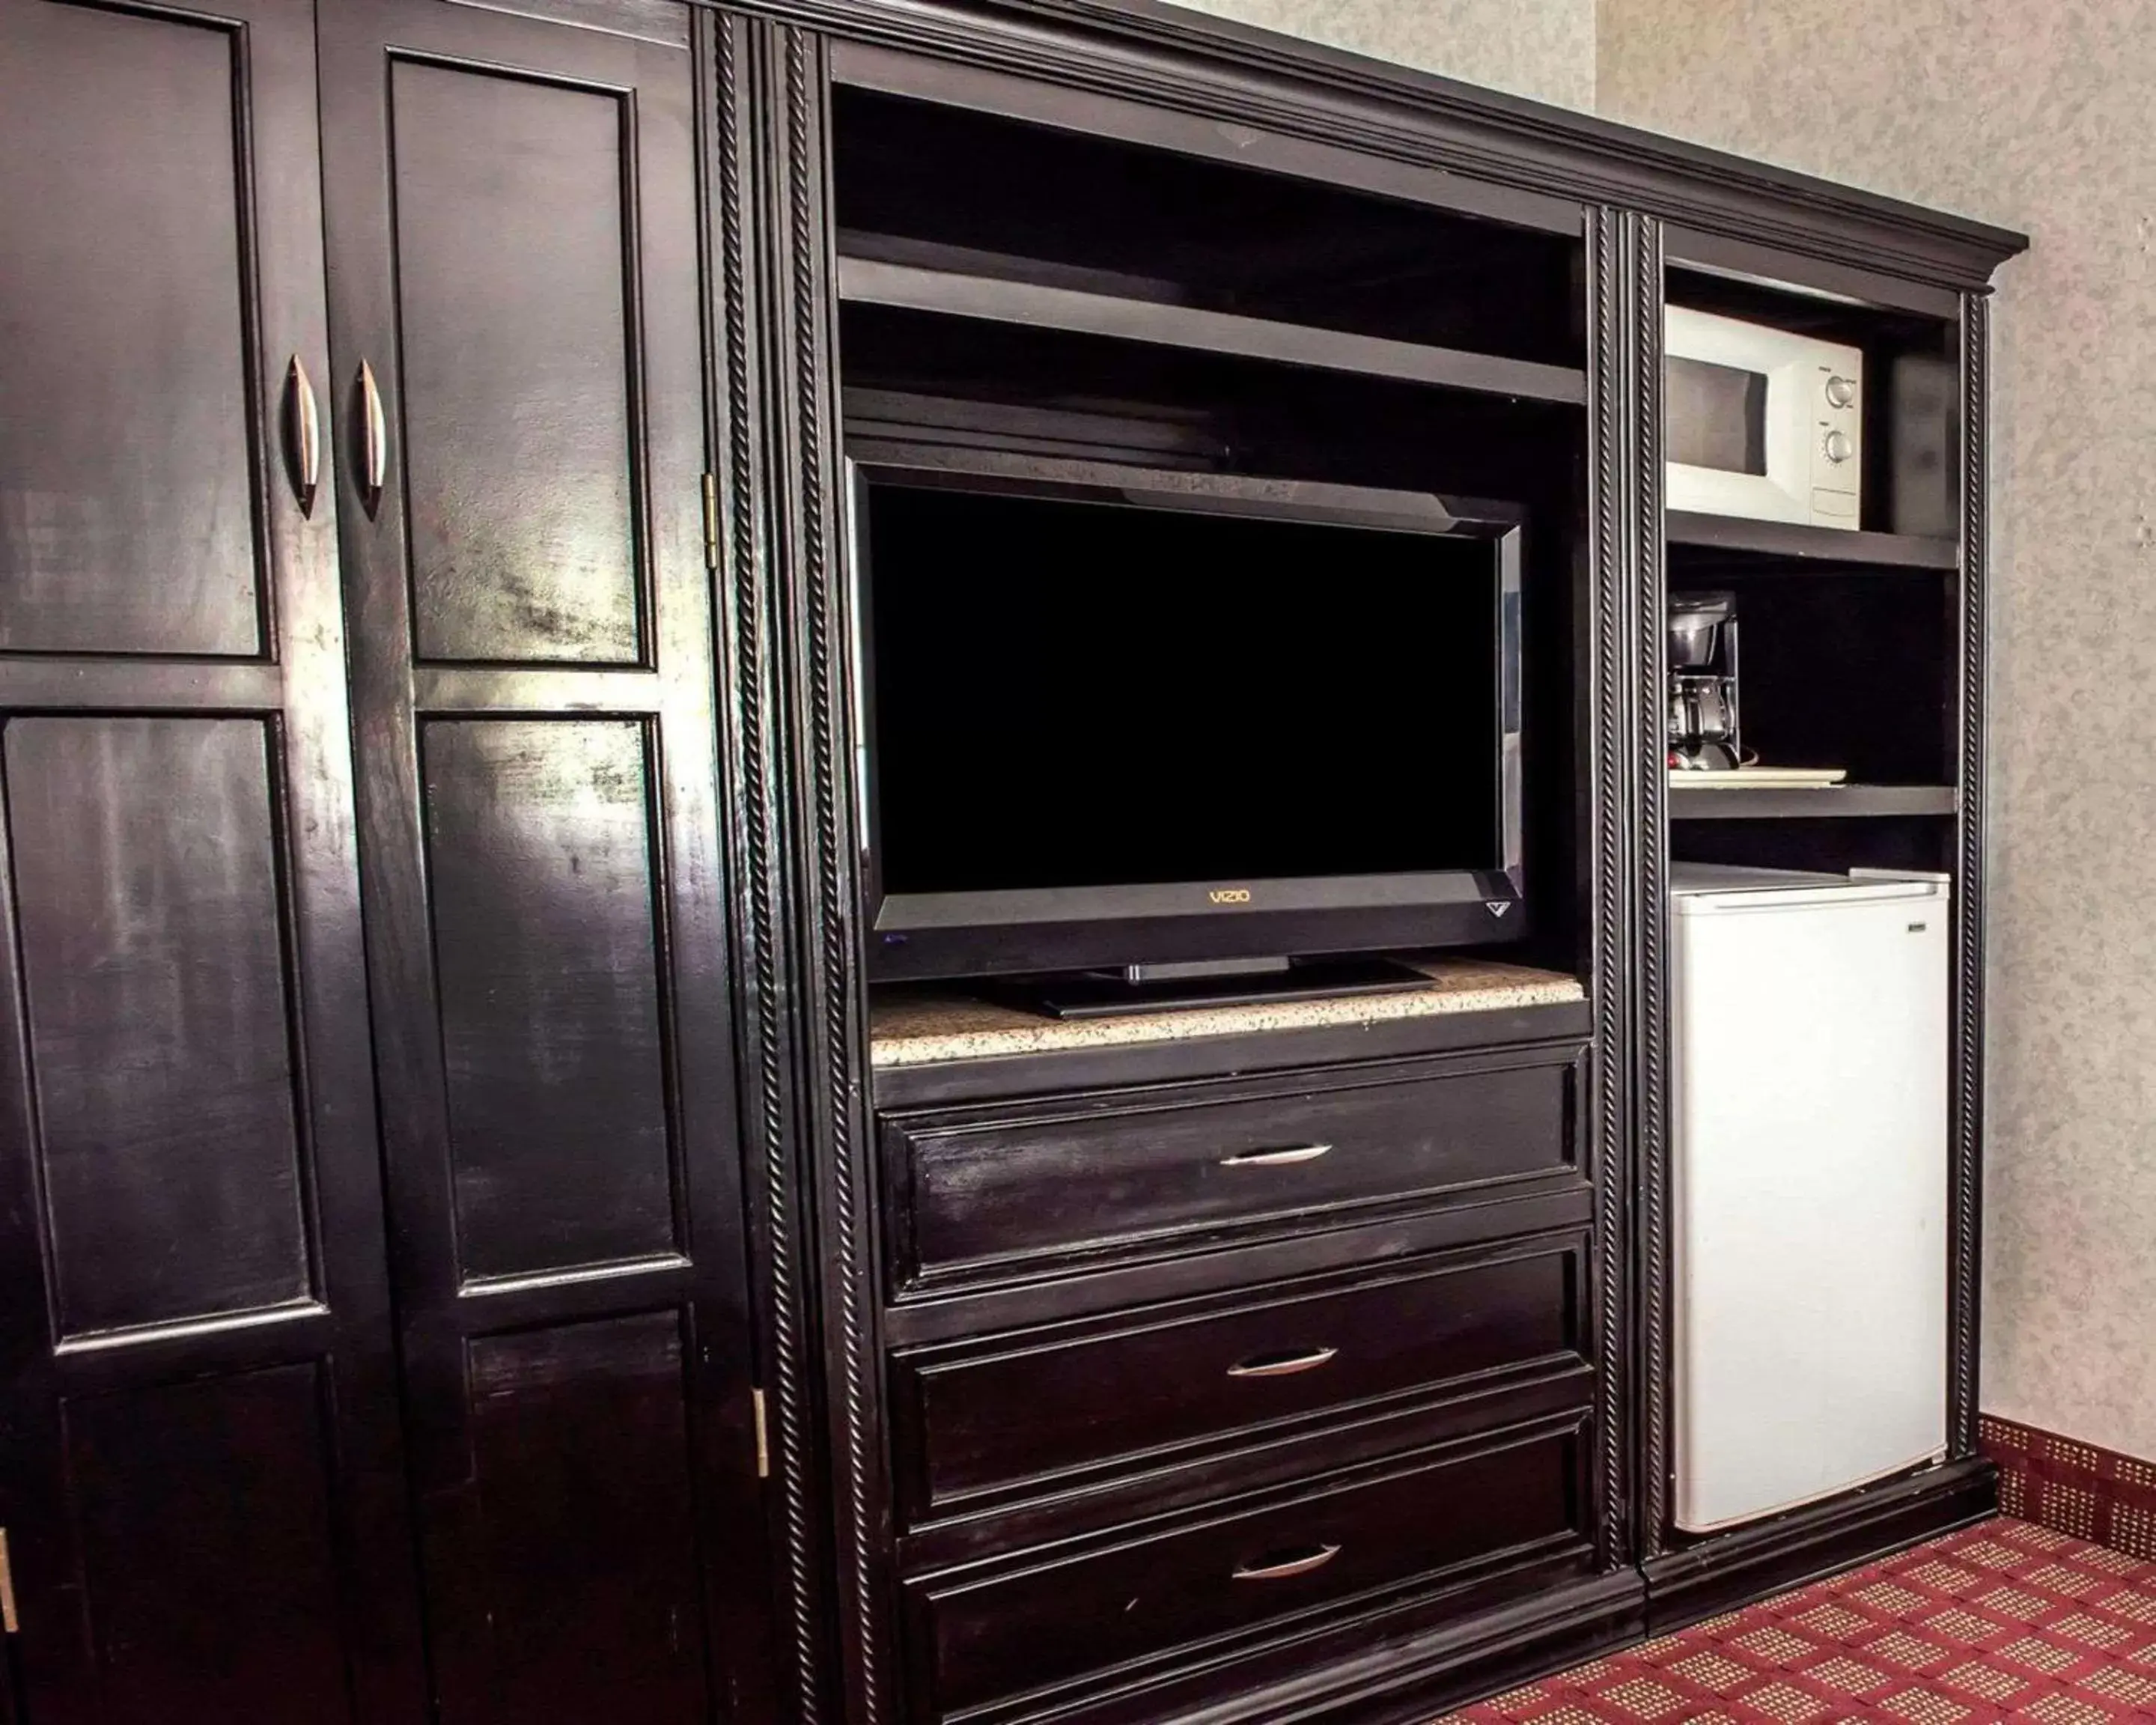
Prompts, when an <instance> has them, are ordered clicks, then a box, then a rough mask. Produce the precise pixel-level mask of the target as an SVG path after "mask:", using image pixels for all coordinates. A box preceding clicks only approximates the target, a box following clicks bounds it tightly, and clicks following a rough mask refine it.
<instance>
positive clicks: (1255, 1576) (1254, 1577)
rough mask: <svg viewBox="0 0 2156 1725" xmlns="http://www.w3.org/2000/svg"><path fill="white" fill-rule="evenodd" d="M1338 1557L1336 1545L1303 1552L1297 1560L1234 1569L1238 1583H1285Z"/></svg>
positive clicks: (1248, 1564) (1255, 1564)
mask: <svg viewBox="0 0 2156 1725" xmlns="http://www.w3.org/2000/svg"><path fill="white" fill-rule="evenodd" d="M1339 1555H1340V1548H1339V1547H1338V1546H1337V1545H1321V1546H1319V1547H1318V1548H1317V1549H1316V1550H1315V1551H1309V1552H1305V1553H1303V1554H1302V1555H1301V1557H1299V1558H1281V1561H1280V1562H1279V1563H1243V1564H1240V1565H1238V1566H1237V1567H1236V1568H1235V1572H1234V1573H1235V1579H1236V1580H1238V1581H1286V1580H1287V1579H1290V1578H1291V1577H1292V1576H1296V1575H1307V1574H1310V1572H1311V1571H1312V1570H1313V1569H1322V1568H1324V1567H1325V1566H1326V1565H1327V1563H1331V1562H1332V1560H1333V1559H1334V1558H1337V1557H1338V1556H1339Z"/></svg>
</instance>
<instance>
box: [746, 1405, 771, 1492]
mask: <svg viewBox="0 0 2156 1725" xmlns="http://www.w3.org/2000/svg"><path fill="white" fill-rule="evenodd" d="M748 1394H749V1399H750V1401H751V1402H752V1403H753V1404H755V1407H756V1476H757V1478H758V1479H760V1480H767V1479H769V1478H770V1477H771V1433H770V1430H768V1428H767V1426H766V1425H765V1424H764V1418H763V1392H762V1390H760V1389H752V1390H751V1391H749V1393H748Z"/></svg>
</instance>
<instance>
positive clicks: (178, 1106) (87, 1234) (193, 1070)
mask: <svg viewBox="0 0 2156 1725" xmlns="http://www.w3.org/2000/svg"><path fill="white" fill-rule="evenodd" d="M268 741H269V738H268V736H267V733H266V732H265V731H264V726H263V725H262V723H261V721H259V720H254V719H179V718H103V719H93V718H74V717H65V718H18V719H16V720H13V721H12V722H10V723H9V724H8V727H7V741H6V749H5V759H6V766H7V783H8V845H9V848H10V850H11V851H12V853H13V855H14V857H15V859H16V865H15V895H16V897H15V915H16V920H17V922H18V925H19V927H20V929H21V938H22V944H23V995H24V999H25V1004H26V1011H25V1017H26V1019H27V1020H28V1028H29V1043H30V1049H29V1053H30V1070H31V1075H32V1078H33V1081H34V1084H35V1087H36V1094H37V1099H38V1122H39V1125H40V1127H41V1128H42V1129H41V1131H40V1133H39V1138H40V1140H41V1142H40V1145H39V1149H40V1152H41V1153H40V1154H39V1156H38V1165H39V1171H40V1173H42V1175H43V1177H44V1189H45V1207H46V1211H47V1216H48V1220H47V1226H48V1228H49V1230H50V1233H51V1239H52V1260H53V1267H54V1284H55V1286H54V1290H53V1293H54V1306H55V1307H56V1308H57V1310H58V1317H59V1325H58V1327H59V1335H60V1336H61V1337H62V1338H63V1339H79V1338H80V1337H84V1336H85V1335H90V1334H94V1333H95V1332H100V1331H107V1330H115V1329H121V1328H125V1327H131V1326H139V1325H143V1324H152V1323H159V1322H177V1321H179V1320H182V1319H186V1318H215V1317H234V1316H235V1315H237V1314H239V1313H243V1312H249V1311H254V1310H259V1309H260V1308H263V1307H275V1306H279V1305H284V1304H288V1303H290V1302H291V1301H298V1300H305V1299H307V1298H309V1297H311V1296H312V1294H313V1293H314V1280H315V1278H314V1266H313V1264H312V1262H311V1257H312V1254H311V1250H310V1249H309V1244H308V1240H307V1230H306V1218H305V1194H304V1192H303V1190H302V1182H301V1154H300V1141H299V1137H298V1133H297V1129H296V1122H295V1109H294V1097H293V1094H292V1083H293V1078H294V1076H295V1075H294V1072H293V1069H292V1060H291V1043H290V1036H291V1025H290V1016H289V1005H290V1004H289V1001H288V999H287V997H286V994H285V978H284V974H283V972H284V963H283V947H284V941H285V933H286V930H285V915H284V907H283V906H282V904H281V903H280V894H279V892H278V889H277V880H276V839H275V834H274V832H273V822H274V819H275V809H274V807H273V803H272V796H271V788H270V777H269V775H270V761H269V753H268V750H267V748H266V747H265V745H266V744H267V742H268ZM121 811H126V815H127V818H126V819H115V814H118V813H119V812H121Z"/></svg>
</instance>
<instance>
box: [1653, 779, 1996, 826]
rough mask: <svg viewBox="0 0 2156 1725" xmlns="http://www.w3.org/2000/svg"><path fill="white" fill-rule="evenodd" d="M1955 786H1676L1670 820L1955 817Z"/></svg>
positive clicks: (1670, 801)
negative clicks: (1730, 787)
mask: <svg viewBox="0 0 2156 1725" xmlns="http://www.w3.org/2000/svg"><path fill="white" fill-rule="evenodd" d="M1957 806H1958V798H1956V796H1955V794H1954V789H1953V786H1952V785H1934V784H1844V785H1823V786H1816V787H1815V786H1804V787H1799V788H1789V787H1779V788H1778V787H1773V786H1766V785H1760V786H1754V787H1752V788H1748V789H1744V790H1729V791H1723V790H1685V789H1679V788H1676V787H1675V786H1672V787H1671V790H1670V793H1669V811H1670V819H1671V820H1673V821H1679V820H1823V819H1824V820H1846V819H1856V818H1862V817H1866V816H1869V817H1871V818H1874V819H1878V818H1881V817H1895V816H1907V815H1922V814H1953V813H1954V811H1955V809H1956V807H1957Z"/></svg>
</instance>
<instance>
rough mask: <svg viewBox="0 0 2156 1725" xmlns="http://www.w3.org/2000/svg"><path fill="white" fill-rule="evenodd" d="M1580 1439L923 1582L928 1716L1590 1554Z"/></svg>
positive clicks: (914, 1603)
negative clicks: (1471, 1577)
mask: <svg viewBox="0 0 2156 1725" xmlns="http://www.w3.org/2000/svg"><path fill="white" fill-rule="evenodd" d="M1579 1442H1580V1434H1579V1431H1578V1428H1577V1426H1576V1425H1567V1426H1566V1427H1564V1428H1563V1429H1556V1430H1552V1429H1547V1428H1545V1429H1543V1430H1540V1431H1528V1432H1526V1433H1516V1434H1515V1435H1513V1436H1512V1438H1511V1440H1508V1441H1506V1442H1503V1443H1501V1444H1499V1445H1492V1446H1490V1447H1487V1448H1484V1449H1481V1450H1476V1451H1475V1452H1473V1453H1470V1454H1466V1455H1462V1454H1460V1453H1457V1452H1453V1453H1450V1454H1446V1455H1439V1456H1436V1457H1434V1458H1425V1459H1424V1460H1422V1461H1419V1462H1418V1463H1416V1464H1414V1465H1412V1466H1407V1467H1404V1468H1399V1469H1395V1470H1394V1471H1390V1472H1387V1473H1383V1474H1380V1475H1378V1476H1374V1477H1373V1476H1363V1477H1359V1478H1357V1479H1354V1480H1353V1481H1347V1482H1345V1483H1341V1484H1336V1485H1333V1486H1329V1487H1327V1488H1325V1489H1322V1490H1320V1491H1312V1492H1307V1493H1306V1494H1304V1495H1302V1496H1300V1497H1294V1498H1291V1499H1289V1500H1287V1501H1286V1502H1274V1503H1271V1504H1267V1505H1264V1506H1261V1507H1253V1508H1248V1509H1245V1510H1243V1511H1241V1512H1238V1513H1235V1514H1231V1515H1227V1516H1222V1517H1217V1518H1215V1519H1213V1520H1209V1521H1206V1522H1200V1523H1199V1524H1197V1525H1194V1526H1186V1527H1180V1528H1176V1529H1173V1530H1171V1531H1168V1532H1159V1533H1154V1534H1152V1535H1150V1536H1148V1537H1146V1538H1137V1539H1132V1540H1129V1541H1127V1542H1126V1543H1120V1544H1116V1545H1111V1546H1109V1547H1106V1548H1096V1549H1093V1550H1091V1551H1087V1552H1085V1553H1081V1554H1079V1555H1076V1556H1072V1557H1065V1558H1060V1559H1059V1560H1056V1561H1052V1562H1048V1563H1039V1564H1037V1565H1034V1567H1030V1568H1022V1569H1018V1570H1016V1571H1015V1572H1011V1571H1008V1570H1007V1571H1006V1573H1003V1574H997V1575H995V1576H993V1577H990V1578H988V1579H958V1576H960V1575H969V1574H972V1572H969V1571H961V1572H958V1573H957V1575H954V1576H952V1577H950V1578H947V1579H929V1580H926V1581H917V1582H915V1583H913V1584H911V1585H910V1586H909V1587H908V1589H907V1600H908V1607H907V1609H908V1654H909V1661H910V1665H911V1680H912V1681H913V1683H914V1685H915V1687H916V1698H917V1702H918V1705H919V1707H920V1712H919V1715H918V1716H919V1717H933V1718H948V1717H951V1716H952V1715H953V1714H957V1713H961V1712H970V1711H972V1710H973V1709H976V1708H985V1707H995V1705H996V1704H997V1703H998V1702H1009V1701H1011V1700H1014V1699H1015V1698H1016V1697H1019V1696H1021V1695H1024V1694H1028V1693H1031V1692H1039V1691H1042V1690H1047V1689H1054V1688H1058V1687H1060V1686H1066V1685H1069V1684H1070V1683H1073V1682H1075V1681H1079V1680H1082V1679H1086V1678H1088V1677H1091V1676H1097V1675H1103V1674H1106V1673H1107V1672H1110V1671H1116V1670H1117V1669H1118V1668H1120V1667H1127V1666H1132V1665H1134V1664H1137V1663H1138V1662H1141V1661H1147V1660H1148V1659H1149V1658H1151V1657H1152V1656H1158V1655H1163V1654H1167V1653H1169V1652H1171V1651H1181V1650H1188V1649H1190V1648H1191V1647H1192V1646H1193V1644H1196V1643H1207V1642H1214V1641H1218V1640H1220V1639H1221V1638H1224V1637H1233V1636H1235V1635H1239V1634H1240V1633H1242V1632H1245V1631H1249V1632H1256V1633H1263V1632H1265V1631H1268V1630H1274V1629H1276V1628H1279V1627H1281V1625H1284V1624H1285V1623H1286V1622H1287V1621H1289V1620H1295V1619H1297V1618H1301V1617H1303V1616H1305V1615H1310V1614H1312V1613H1317V1612H1322V1611H1323V1610H1325V1609H1327V1608H1332V1607H1337V1606H1340V1605H1342V1604H1344V1603H1345V1602H1347V1601H1349V1600H1352V1599H1372V1598H1376V1597H1382V1596H1384V1595H1387V1594H1399V1593H1403V1592H1404V1591H1406V1590H1409V1589H1414V1588H1419V1587H1425V1586H1429V1585H1431V1584H1438V1583H1440V1582H1441V1581H1443V1580H1444V1579H1448V1578H1449V1577H1450V1576H1452V1575H1453V1574H1455V1572H1461V1573H1464V1572H1466V1571H1468V1570H1469V1569H1470V1568H1471V1567H1481V1566H1483V1565H1484V1564H1485V1563H1486V1560H1497V1559H1500V1558H1511V1559H1512V1560H1514V1561H1527V1560H1530V1559H1532V1558H1535V1557H1537V1556H1539V1555H1543V1554H1545V1553H1548V1552H1549V1551H1551V1550H1553V1549H1556V1548H1562V1547H1565V1546H1569V1545H1573V1544H1578V1543H1584V1537H1585V1536H1584V1532H1583V1530H1582V1528H1581V1527H1580V1526H1579V1524H1578V1510H1577V1506H1578V1503H1579V1502H1581V1501H1582V1495H1583V1494H1582V1492H1581V1490H1580V1484H1581V1481H1580V1479H1579V1471H1580V1465H1579V1464H1580V1455H1579ZM998 1711H1001V1709H1000V1708H998Z"/></svg>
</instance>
